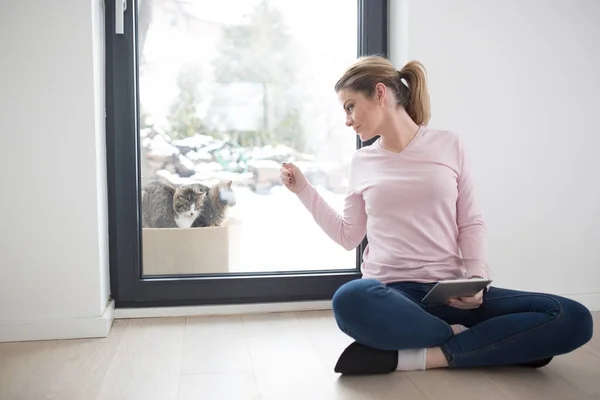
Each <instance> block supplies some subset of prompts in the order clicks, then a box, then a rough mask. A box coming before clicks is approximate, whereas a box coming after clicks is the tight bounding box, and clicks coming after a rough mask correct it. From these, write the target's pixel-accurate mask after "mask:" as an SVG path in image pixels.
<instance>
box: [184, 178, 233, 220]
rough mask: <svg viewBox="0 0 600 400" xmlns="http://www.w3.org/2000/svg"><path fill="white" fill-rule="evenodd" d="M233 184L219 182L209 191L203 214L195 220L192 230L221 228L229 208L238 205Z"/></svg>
mask: <svg viewBox="0 0 600 400" xmlns="http://www.w3.org/2000/svg"><path fill="white" fill-rule="evenodd" d="M231 183H232V182H231V181H227V182H219V183H218V184H216V185H215V186H213V187H211V188H210V189H209V191H208V195H207V196H206V200H205V201H204V207H203V208H202V212H201V213H200V215H198V217H197V218H196V219H195V221H194V223H193V224H192V228H200V227H207V226H221V224H222V223H223V222H224V221H225V218H226V217H227V212H228V211H229V208H230V207H232V206H234V205H235V204H236V199H235V192H234V191H233V190H232V188H231Z"/></svg>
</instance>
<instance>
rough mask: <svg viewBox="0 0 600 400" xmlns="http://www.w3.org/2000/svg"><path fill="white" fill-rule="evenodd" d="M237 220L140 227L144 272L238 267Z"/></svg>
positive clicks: (220, 270) (207, 271) (219, 270)
mask: <svg viewBox="0 0 600 400" xmlns="http://www.w3.org/2000/svg"><path fill="white" fill-rule="evenodd" d="M240 225H241V222H240V220H238V219H235V218H231V217H230V218H228V219H227V220H226V221H225V223H224V224H223V225H222V226H220V227H210V228H189V229H180V228H173V229H157V228H142V246H143V247H142V256H143V258H142V271H143V274H144V275H146V276H147V275H180V274H223V273H228V272H229V271H230V269H233V270H239V268H238V265H239V262H240V251H241V250H240V249H241V246H240V244H241V243H240V237H241V235H240V230H241V226H240Z"/></svg>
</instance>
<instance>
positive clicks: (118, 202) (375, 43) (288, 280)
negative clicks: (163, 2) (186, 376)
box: [105, 0, 388, 308]
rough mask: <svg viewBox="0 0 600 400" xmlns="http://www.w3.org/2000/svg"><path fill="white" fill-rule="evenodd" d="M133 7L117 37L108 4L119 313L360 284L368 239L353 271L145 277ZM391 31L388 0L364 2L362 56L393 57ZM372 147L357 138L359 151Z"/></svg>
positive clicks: (111, 1) (277, 297)
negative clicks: (353, 283) (347, 283)
mask: <svg viewBox="0 0 600 400" xmlns="http://www.w3.org/2000/svg"><path fill="white" fill-rule="evenodd" d="M116 1H121V0H116ZM134 3H137V0H127V8H126V12H125V17H124V21H125V23H124V34H122V35H117V34H115V18H114V16H115V0H106V3H105V11H106V19H105V29H106V150H107V178H108V215H109V251H110V258H109V262H110V277H111V279H110V284H111V295H112V298H113V299H114V300H115V305H116V307H117V308H125V307H162V306H185V305H223V304H245V303H267V302H292V301H310V300H330V299H331V297H332V296H333V293H334V292H335V291H336V289H337V288H338V287H340V286H341V285H342V284H344V283H346V282H348V281H351V280H354V279H358V278H360V277H361V273H360V265H361V263H362V253H363V251H364V247H365V246H366V238H365V239H364V240H363V243H362V244H361V245H360V246H359V247H358V248H357V249H356V266H355V268H354V269H352V268H349V269H348V270H343V271H329V270H328V271H306V272H304V271H303V272H289V273H288V272H286V273H277V274H274V273H271V272H270V273H251V274H220V275H216V274H215V275H192V276H189V275H175V276H151V277H149V276H146V277H144V276H143V275H142V263H141V259H142V248H141V243H142V241H141V235H142V229H141V224H140V205H139V183H140V181H141V179H140V170H139V169H140V162H139V161H140V148H139V129H138V127H139V112H138V102H139V96H138V88H137V82H138V63H137V52H136V51H135V49H136V46H137V34H134V32H136V30H137V28H136V25H137V15H136V13H135V12H134V10H136V9H137V7H136V5H137V4H134ZM315 11H316V10H315ZM387 27H388V1H387V0H359V1H358V49H357V55H358V56H363V55H369V54H379V55H383V56H385V57H387V53H388V40H387V34H388V28H387ZM131 133H133V134H131ZM371 143H372V141H370V142H365V143H363V142H361V141H360V140H359V139H357V148H360V147H363V146H365V145H370V144H371ZM307 251H310V249H307Z"/></svg>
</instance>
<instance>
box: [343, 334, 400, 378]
mask: <svg viewBox="0 0 600 400" xmlns="http://www.w3.org/2000/svg"><path fill="white" fill-rule="evenodd" d="M397 366H398V351H396V350H377V349H373V348H371V347H367V346H364V345H362V344H360V343H356V342H354V343H352V344H351V345H350V346H348V347H347V348H346V350H344V352H343V353H342V355H341V356H340V358H339V359H338V362H337V364H336V365H335V368H334V370H335V372H338V373H341V374H343V375H373V374H389V373H391V372H394V371H395V370H396V367H397Z"/></svg>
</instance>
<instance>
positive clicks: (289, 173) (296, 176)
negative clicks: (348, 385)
mask: <svg viewBox="0 0 600 400" xmlns="http://www.w3.org/2000/svg"><path fill="white" fill-rule="evenodd" d="M280 173H281V183H283V184H284V185H285V187H286V188H288V189H289V191H290V192H292V193H300V192H301V191H302V189H304V188H305V187H306V185H307V184H308V181H307V180H306V177H305V176H304V174H303V173H302V171H300V168H298V167H297V166H295V165H294V164H292V163H284V164H283V166H282V167H281V170H280Z"/></svg>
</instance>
